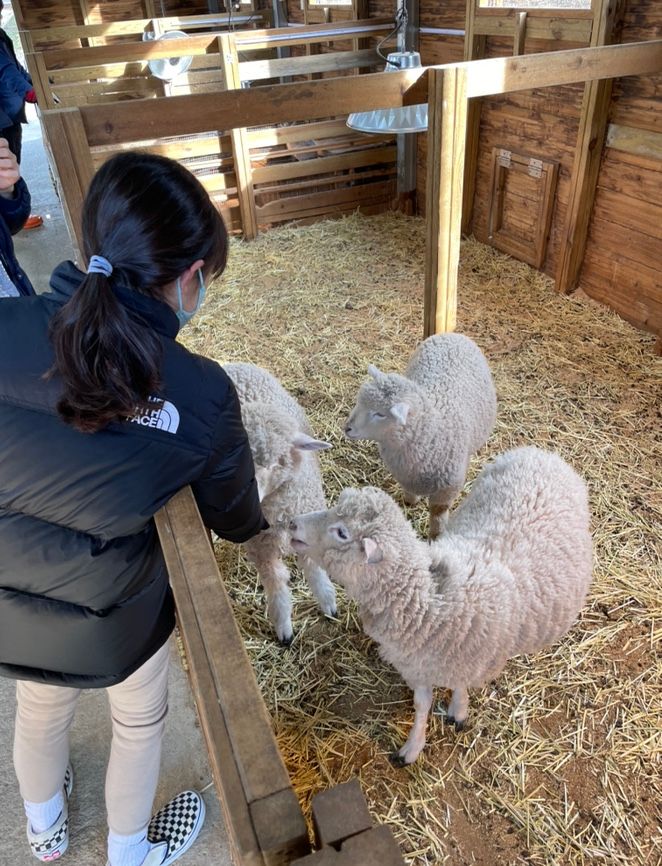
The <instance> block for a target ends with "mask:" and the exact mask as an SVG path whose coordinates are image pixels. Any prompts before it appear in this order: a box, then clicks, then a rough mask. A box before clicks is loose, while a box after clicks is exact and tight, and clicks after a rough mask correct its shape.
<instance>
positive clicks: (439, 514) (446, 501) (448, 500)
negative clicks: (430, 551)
mask: <svg viewBox="0 0 662 866" xmlns="http://www.w3.org/2000/svg"><path fill="white" fill-rule="evenodd" d="M459 492H460V491H459V490H458V489H457V488H456V487H447V488H446V489H445V490H440V491H438V492H437V493H433V494H432V496H431V497H430V523H429V528H428V538H430V539H432V538H437V537H438V536H439V535H441V533H442V532H443V531H444V529H445V527H446V524H447V523H448V509H449V508H450V507H451V505H452V503H453V500H454V499H455V497H456V496H457V494H458V493H459Z"/></svg>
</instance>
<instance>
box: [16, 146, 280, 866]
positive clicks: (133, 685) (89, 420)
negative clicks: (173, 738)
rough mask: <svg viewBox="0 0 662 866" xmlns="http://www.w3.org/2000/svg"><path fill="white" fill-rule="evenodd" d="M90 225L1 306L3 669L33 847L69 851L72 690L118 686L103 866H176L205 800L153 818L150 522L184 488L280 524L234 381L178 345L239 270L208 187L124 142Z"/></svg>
mask: <svg viewBox="0 0 662 866" xmlns="http://www.w3.org/2000/svg"><path fill="white" fill-rule="evenodd" d="M82 227H83V244H84V250H83V252H84V255H85V258H86V260H87V262H88V265H87V268H86V272H85V273H83V272H81V271H80V270H79V269H78V268H77V267H76V266H75V265H74V264H73V263H72V262H64V263H63V264H61V265H59V266H58V267H57V268H56V269H55V271H54V272H53V275H52V277H51V291H50V292H48V293H44V294H40V295H35V296H31V297H21V298H10V299H5V300H3V302H2V307H1V309H0V437H2V443H3V451H2V460H1V461H0V676H5V677H10V678H12V679H14V680H16V694H17V716H16V728H15V740H14V766H15V769H16V774H17V778H18V782H19V787H20V791H21V795H22V797H23V800H24V805H25V811H26V814H27V818H28V824H27V836H28V842H29V844H30V848H31V851H32V853H33V854H34V855H35V856H36V857H37V858H38V859H40V860H43V861H51V860H54V859H57V858H58V857H60V856H61V855H62V854H63V853H64V851H65V850H66V848H67V845H68V842H69V830H70V828H69V817H68V801H69V797H70V796H71V794H72V788H73V770H72V765H71V762H70V760H69V739H68V731H69V726H70V725H71V721H72V719H73V715H74V710H75V705H76V700H77V697H78V694H79V690H80V689H81V688H105V689H106V690H107V693H108V698H109V702H110V706H111V716H112V722H113V741H112V747H111V756H110V762H109V765H108V771H107V775H106V785H105V790H106V805H107V811H108V866H169V864H170V863H172V862H174V861H175V860H176V859H177V858H178V857H179V856H180V855H181V854H182V853H184V851H186V850H187V849H188V847H189V846H190V845H191V844H192V842H193V841H194V840H195V838H196V836H197V834H198V832H199V830H200V827H201V826H202V821H203V819H204V803H203V801H202V799H201V797H200V795H199V794H197V793H196V792H194V791H184V792H183V793H182V794H180V795H178V796H177V797H175V798H174V799H173V800H172V801H171V802H170V803H168V804H167V805H166V806H165V807H164V808H163V809H162V810H161V811H160V812H159V813H157V815H155V816H154V817H151V810H152V805H153V799H154V793H155V790H156V785H157V781H158V774H159V760H160V749H161V738H162V735H163V728H164V720H165V715H166V713H167V671H168V666H167V662H168V654H169V652H168V638H169V636H170V634H171V632H172V629H173V626H174V610H173V601H172V595H171V592H170V587H169V585H168V577H167V573H166V570H165V565H164V562H163V557H162V553H161V549H160V546H159V543H158V538H157V535H156V532H155V528H154V522H153V519H152V517H153V515H154V513H155V512H156V511H157V510H158V509H159V508H161V507H162V506H163V505H164V504H165V502H167V501H168V499H169V498H170V497H171V496H173V495H174V494H175V493H176V492H177V491H178V490H180V489H181V488H182V487H184V486H186V485H188V484H190V485H191V486H192V489H193V492H194V495H195V497H196V500H197V503H198V506H199V508H200V513H201V515H202V518H203V520H204V521H205V523H206V525H207V526H208V527H209V528H210V529H213V530H214V531H215V532H216V533H217V534H218V535H219V536H221V537H222V538H225V539H228V540H230V541H233V542H242V541H246V540H247V539H248V538H251V537H252V536H254V535H256V534H257V533H258V532H260V531H261V530H263V529H265V528H266V527H267V524H266V521H265V520H264V517H263V515H262V511H261V508H260V503H259V499H258V494H257V485H256V483H255V475H254V467H253V461H252V457H251V452H250V448H249V445H248V439H247V436H246V432H245V430H244V427H243V424H242V420H241V411H240V406H239V402H238V399H237V395H236V392H235V390H234V387H233V385H232V383H231V381H230V379H229V378H228V376H227V375H226V374H225V372H224V371H223V369H222V368H221V367H220V366H219V365H218V364H216V363H214V362H212V361H210V360H208V359H206V358H204V357H202V356H199V355H194V354H192V353H190V352H188V351H187V350H186V349H185V348H184V347H183V346H182V345H181V344H180V343H178V342H177V340H176V337H177V333H178V331H179V329H180V328H181V327H182V326H183V325H184V324H186V322H187V321H188V320H189V319H190V318H191V317H192V316H193V315H194V314H195V313H196V312H197V310H198V309H199V307H200V305H201V304H202V302H203V300H204V294H205V287H206V285H207V283H208V282H210V281H211V280H212V279H214V277H216V276H218V275H220V274H221V273H222V271H223V270H224V268H225V264H226V259H227V249H228V242H227V233H226V231H225V227H224V225H223V221H222V219H221V217H220V216H219V214H218V212H217V211H216V209H215V207H214V206H213V204H212V203H211V201H210V200H209V197H208V195H207V193H206V191H205V190H204V188H203V187H202V186H201V184H200V183H199V182H198V181H197V180H196V178H195V177H194V176H193V175H192V174H190V172H188V171H187V170H186V169H185V168H183V167H182V166H181V165H179V164H178V163H176V162H173V161H172V160H168V159H165V158H163V157H159V156H153V155H150V154H141V153H132V152H127V153H123V154H120V155H118V156H115V157H113V158H112V159H110V160H108V161H107V162H106V163H104V165H103V166H102V167H101V169H100V170H99V171H98V173H97V174H96V176H95V177H94V179H93V181H92V183H91V185H90V189H89V191H88V194H87V197H86V199H85V204H84V208H83V222H82ZM77 772H83V773H84V772H85V768H84V767H78V768H77ZM72 832H75V828H72Z"/></svg>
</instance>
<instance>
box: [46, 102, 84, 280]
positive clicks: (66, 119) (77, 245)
mask: <svg viewBox="0 0 662 866" xmlns="http://www.w3.org/2000/svg"><path fill="white" fill-rule="evenodd" d="M41 120H42V123H43V124H44V127H45V130H46V136H45V139H46V141H48V142H57V146H56V147H55V148H54V149H53V150H52V151H51V157H52V161H53V165H54V166H55V176H56V177H57V179H58V183H59V185H60V190H61V195H60V200H61V202H62V209H63V211H64V217H65V221H66V223H67V228H68V229H69V235H70V237H71V242H72V244H73V246H74V249H75V251H76V254H77V255H76V257H77V260H78V262H79V263H80V264H81V265H82V266H85V264H86V262H84V261H83V256H82V250H83V236H82V227H81V215H82V211H83V201H84V200H85V195H86V193H87V189H88V187H89V185H90V182H91V180H92V177H93V176H94V166H93V165H92V156H91V154H90V148H89V145H88V143H87V135H86V134H85V127H84V126H83V120H82V118H81V114H80V109H78V108H63V109H59V110H57V111H45V112H43V114H42V116H41Z"/></svg>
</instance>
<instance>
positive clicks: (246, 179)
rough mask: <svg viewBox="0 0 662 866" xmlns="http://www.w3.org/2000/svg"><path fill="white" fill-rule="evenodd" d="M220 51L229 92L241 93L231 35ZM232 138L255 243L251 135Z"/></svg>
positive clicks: (248, 233) (245, 223)
mask: <svg viewBox="0 0 662 866" xmlns="http://www.w3.org/2000/svg"><path fill="white" fill-rule="evenodd" d="M219 50H220V55H221V65H222V68H223V75H224V77H225V86H226V88H227V89H228V90H240V89H241V78H240V75H239V56H238V54H237V46H236V45H235V42H234V39H233V38H232V36H231V35H230V34H228V33H224V34H222V35H221V36H219ZM230 138H231V139H232V152H233V156H234V170H235V175H236V177H237V194H238V196H239V211H240V213H241V224H242V228H243V231H244V238H246V239H247V240H253V238H255V237H257V213H256V210H255V193H254V192H253V173H252V168H251V154H250V149H249V146H248V132H247V130H246V129H232V130H231V131H230Z"/></svg>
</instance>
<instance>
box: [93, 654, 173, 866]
mask: <svg viewBox="0 0 662 866" xmlns="http://www.w3.org/2000/svg"><path fill="white" fill-rule="evenodd" d="M168 656H169V647H168V644H167V643H166V645H165V646H163V647H161V649H160V650H158V652H156V653H155V654H154V655H153V656H152V657H151V658H150V659H149V660H148V661H147V662H145V664H144V665H143V666H142V667H140V668H139V669H138V670H137V671H136V672H135V673H134V674H132V675H131V676H130V677H128V678H127V679H126V680H124V682H122V683H119V684H118V685H116V686H112V687H111V688H109V689H108V690H107V691H108V699H109V702H110V710H111V716H112V723H113V741H112V746H111V751H110V761H109V764H108V772H107V775H106V808H107V810H108V828H109V835H108V856H109V860H110V863H111V866H124V864H127V866H133V864H135V866H138V864H140V863H142V862H143V860H144V859H145V857H146V856H147V853H148V852H149V848H150V846H149V843H148V842H147V827H148V825H149V822H150V819H151V817H152V806H153V803H154V795H155V793H156V786H157V784H158V780H159V769H160V765H161V741H162V738H163V731H164V728H165V717H166V715H167V712H168Z"/></svg>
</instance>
